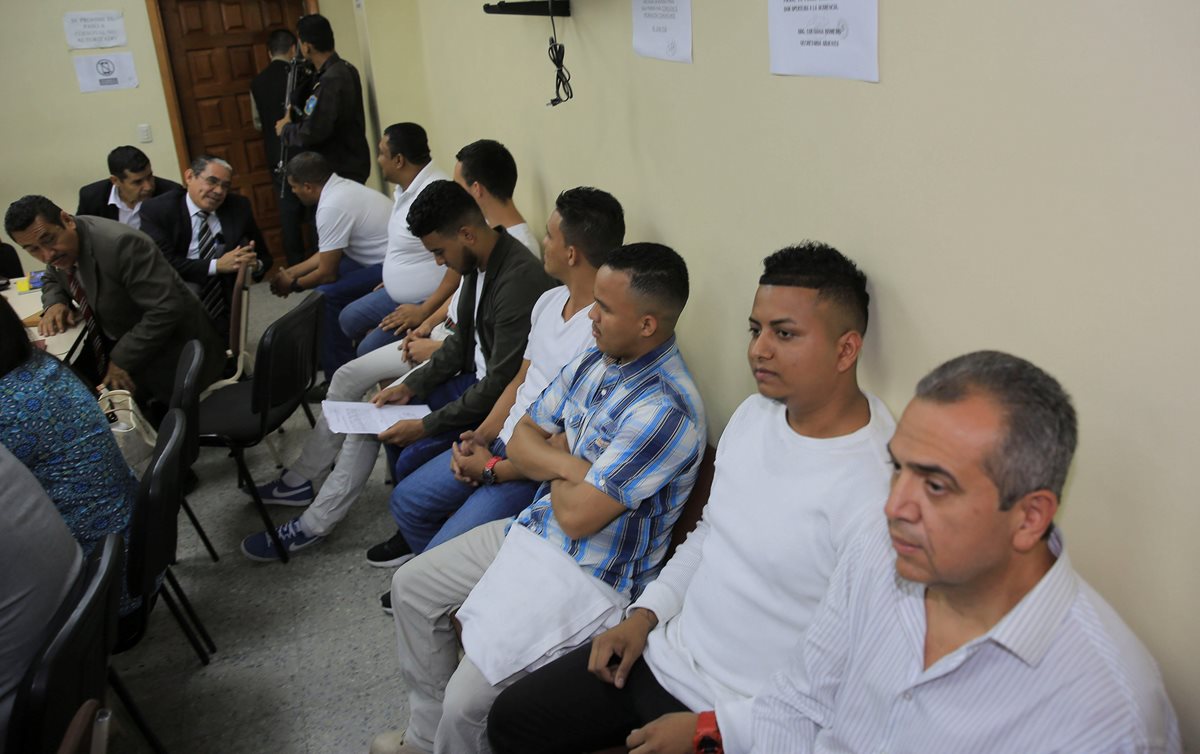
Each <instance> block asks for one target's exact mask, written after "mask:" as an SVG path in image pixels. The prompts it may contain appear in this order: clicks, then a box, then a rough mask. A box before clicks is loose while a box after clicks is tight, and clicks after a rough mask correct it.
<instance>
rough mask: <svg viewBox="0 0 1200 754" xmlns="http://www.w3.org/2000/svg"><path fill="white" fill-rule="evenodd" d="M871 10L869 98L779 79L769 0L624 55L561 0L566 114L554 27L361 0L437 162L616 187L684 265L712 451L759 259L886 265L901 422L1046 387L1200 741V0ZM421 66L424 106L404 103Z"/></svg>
mask: <svg viewBox="0 0 1200 754" xmlns="http://www.w3.org/2000/svg"><path fill="white" fill-rule="evenodd" d="M881 5H882V8H881V19H880V40H881V49H880V67H881V73H882V82H881V83H880V84H877V85H873V84H865V83H858V82H851V81H837V80H826V79H810V78H787V77H775V76H771V75H769V74H768V72H767V70H768V69H767V48H766V32H767V28H766V4H765V3H761V2H760V3H697V4H696V5H695V9H694V11H693V14H694V39H695V61H696V62H695V63H694V64H692V65H681V64H674V63H665V62H660V61H652V60H647V59H643V58H639V57H636V56H635V55H634V54H633V53H632V51H631V38H630V34H631V29H630V24H631V22H630V15H631V14H630V4H629V3H628V2H626V1H624V0H621V1H620V2H618V1H616V0H614V1H612V2H591V1H590V0H588V1H586V2H577V3H573V12H574V13H575V15H574V17H573V18H571V19H568V20H565V21H563V22H561V23H560V24H559V31H560V38H561V40H562V41H563V42H565V43H566V47H567V53H566V61H567V66H568V68H569V69H570V70H571V73H572V76H573V79H572V82H573V83H574V85H575V89H576V99H575V100H574V101H572V102H570V103H568V104H566V105H562V106H560V107H558V108H547V107H545V103H546V101H547V100H548V99H549V98H550V96H551V94H552V92H553V69H552V67H551V66H550V64H549V62H548V61H547V59H546V38H547V36H548V32H549V22H548V20H547V19H545V18H518V17H503V16H487V15H485V14H484V13H482V12H481V11H480V9H479V4H478V3H447V2H444V0H419V1H418V0H413V1H412V2H407V3H396V2H394V0H366V11H367V14H368V17H369V18H371V19H376V18H384V17H386V18H387V19H389V22H390V24H391V25H392V26H393V27H394V28H395V29H396V30H397V31H396V34H397V35H398V36H397V37H396V39H397V40H403V42H400V41H397V42H396V43H394V44H391V45H387V44H385V43H384V42H382V41H378V40H384V39H387V38H388V37H389V36H390V35H391V34H392V33H393V32H392V30H391V29H390V28H389V29H381V28H379V27H378V26H377V25H376V24H374V23H372V33H373V41H372V55H373V59H374V64H375V69H376V72H377V75H378V78H379V79H380V87H381V89H384V88H386V89H385V90H386V91H387V92H388V97H387V98H386V99H387V101H386V102H385V103H384V106H383V112H384V113H385V114H387V115H388V117H391V114H392V113H395V116H396V117H397V118H399V117H404V116H406V114H407V113H409V112H413V113H422V112H426V113H428V115H423V116H422V117H423V118H424V120H423V123H424V125H425V126H427V127H428V129H429V131H430V134H431V139H432V141H433V146H434V152H435V156H436V157H437V158H438V159H439V160H441V161H442V163H443V165H447V164H449V163H450V161H451V159H452V156H453V154H454V152H455V150H456V149H457V148H458V147H459V146H461V145H463V144H465V143H467V142H469V141H471V140H473V139H476V138H481V137H492V138H497V139H500V140H501V141H503V142H505V143H506V144H507V145H508V146H509V147H510V149H511V150H512V151H513V153H514V154H515V155H516V157H517V161H518V164H519V165H520V167H521V171H522V174H521V182H520V185H519V186H518V194H517V199H518V202H519V204H520V205H521V206H522V208H523V209H524V210H525V214H526V215H527V216H528V217H529V219H530V220H531V221H532V222H534V223H541V222H544V220H545V217H546V214H547V209H548V208H549V207H550V206H551V202H552V200H553V197H554V195H555V194H556V193H557V192H558V191H559V190H560V189H562V188H566V187H569V186H573V185H578V184H582V183H587V184H594V185H597V186H600V187H602V188H606V189H608V190H610V191H612V192H613V193H615V194H616V195H617V197H618V198H620V199H621V200H622V202H623V203H624V205H625V207H626V210H627V213H628V221H629V223H628V224H629V234H628V237H629V238H630V239H636V240H658V241H663V242H666V243H668V244H671V245H672V246H674V247H676V248H677V249H678V250H680V251H681V252H682V253H683V254H684V256H685V257H686V258H687V260H688V262H689V264H690V265H691V270H692V280H693V298H692V303H691V304H690V305H689V307H688V311H687V313H686V314H685V316H684V320H683V323H682V335H681V340H682V343H683V347H684V350H685V353H686V355H687V356H688V359H689V361H690V363H691V364H692V367H693V369H694V371H695V373H696V376H697V378H698V381H699V383H700V385H701V388H702V390H703V392H704V396H705V399H706V402H707V404H708V406H709V409H710V412H711V417H712V424H713V437H714V439H715V437H716V436H717V434H718V433H719V431H720V430H721V428H722V427H723V426H724V422H725V421H726V420H727V418H728V417H729V415H730V413H731V412H732V411H733V409H734V408H735V407H736V406H737V404H738V403H739V402H740V401H741V400H742V399H743V398H744V397H745V396H746V395H747V394H749V393H750V392H751V391H752V390H753V383H752V381H751V379H750V377H749V375H748V374H747V369H746V367H745V366H744V363H743V362H742V360H741V358H740V354H741V353H742V349H743V347H744V344H745V342H746V335H745V317H746V315H747V313H748V309H749V304H750V299H751V296H752V293H753V291H754V287H755V280H756V278H757V275H758V273H759V270H760V266H759V264H760V260H761V259H762V257H763V256H765V255H766V254H767V253H769V252H770V251H773V250H774V249H776V248H778V247H779V246H781V245H784V244H787V243H789V242H793V241H796V240H799V239H802V238H806V237H811V238H817V239H821V240H824V241H827V242H830V243H832V244H834V245H836V246H838V247H839V248H841V249H842V250H843V251H845V252H846V253H847V254H849V255H850V256H852V257H853V258H854V259H856V260H857V261H858V262H859V263H861V265H862V266H863V268H864V269H865V270H866V271H867V273H868V274H869V275H870V276H871V278H872V281H873V285H872V288H873V294H874V297H875V304H874V306H873V312H872V314H873V322H872V326H871V330H870V333H869V334H868V338H867V341H868V347H867V352H866V358H865V363H864V369H863V374H862V377H863V382H864V383H865V385H866V386H867V387H868V388H869V389H871V390H873V391H875V392H877V393H879V394H880V395H881V396H882V397H883V398H884V399H885V400H886V401H887V402H888V404H889V405H890V406H891V407H892V409H893V410H894V411H896V412H899V411H900V410H902V409H903V407H904V405H905V402H906V401H907V399H908V397H909V396H910V395H911V391H912V388H913V385H914V384H915V382H916V380H917V379H918V378H919V377H920V376H921V375H922V374H923V373H924V372H926V371H928V370H929V369H930V368H932V367H933V366H934V365H936V364H937V363H939V362H940V361H942V360H944V359H946V358H949V357H951V356H954V355H957V354H959V353H962V352H965V351H969V350H975V349H979V348H1001V349H1006V350H1010V351H1013V352H1015V353H1018V354H1020V355H1023V356H1025V357H1027V358H1030V359H1032V360H1033V361H1035V362H1036V363H1038V364H1040V365H1042V366H1043V367H1045V368H1046V369H1048V370H1049V371H1050V372H1052V373H1053V374H1055V375H1056V376H1058V377H1059V378H1060V379H1061V380H1062V381H1063V383H1064V384H1065V385H1066V386H1067V387H1068V389H1069V390H1070V391H1071V392H1072V393H1073V395H1074V397H1075V401H1076V404H1077V406H1078V409H1079V412H1080V416H1081V421H1082V443H1081V447H1080V450H1079V454H1078V457H1077V460H1076V463H1075V467H1074V473H1073V476H1072V480H1071V483H1070V487H1069V489H1068V492H1067V495H1066V503H1065V508H1064V510H1063V512H1062V515H1061V520H1062V522H1063V524H1064V527H1065V530H1066V532H1067V536H1068V541H1069V543H1070V548H1071V553H1072V559H1073V561H1074V563H1075V565H1076V566H1077V567H1078V568H1079V570H1080V571H1082V573H1083V574H1084V575H1085V576H1086V577H1087V578H1088V579H1089V580H1091V582H1092V583H1093V584H1094V585H1095V586H1096V587H1097V588H1098V589H1099V590H1100V591H1101V592H1103V593H1104V595H1105V596H1106V597H1108V599H1109V600H1110V601H1111V602H1112V603H1113V604H1114V605H1115V606H1116V608H1117V609H1118V610H1119V611H1120V612H1121V614H1122V615H1123V616H1124V617H1125V619H1126V620H1127V621H1128V622H1129V623H1130V624H1131V625H1132V627H1133V628H1134V630H1135V631H1137V633H1138V634H1139V636H1141V637H1142V639H1143V640H1144V641H1145V642H1146V644H1147V645H1148V646H1149V648H1150V650H1151V651H1152V652H1153V654H1154V655H1155V657H1156V658H1157V660H1158V662H1159V664H1160V666H1161V667H1162V669H1163V673H1164V675H1165V677H1166V680H1167V685H1168V688H1169V690H1170V692H1171V695H1172V698H1173V700H1174V703H1175V706H1176V709H1177V711H1178V713H1179V717H1180V719H1181V720H1182V721H1183V724H1184V731H1185V736H1186V737H1187V739H1188V740H1189V741H1191V742H1193V746H1196V745H1200V652H1196V651H1195V646H1194V638H1193V636H1192V634H1191V631H1190V630H1189V628H1188V626H1190V625H1195V623H1196V622H1197V621H1198V620H1200V585H1198V575H1200V562H1198V560H1200V559H1198V557H1197V555H1196V554H1195V553H1196V552H1197V549H1198V548H1197V547H1196V545H1195V541H1196V540H1197V539H1198V538H1200V506H1197V505H1196V504H1195V503H1194V499H1195V492H1194V487H1195V483H1194V481H1193V480H1192V479H1191V478H1190V471H1189V469H1190V468H1191V464H1192V463H1194V462H1195V460H1194V459H1195V456H1196V451H1197V450H1200V443H1198V442H1197V441H1196V439H1195V437H1194V431H1195V429H1194V428H1195V426H1196V424H1197V422H1198V421H1200V411H1198V407H1197V400H1196V398H1195V397H1194V395H1195V389H1194V386H1193V383H1194V380H1195V374H1196V373H1197V370H1198V369H1200V355H1198V352H1197V347H1196V345H1195V342H1196V336H1195V324H1194V323H1195V322H1196V315H1195V313H1194V311H1193V307H1192V306H1191V305H1190V301H1191V298H1192V296H1193V293H1194V289H1195V287H1196V285H1197V284H1198V282H1200V261H1198V256H1197V254H1196V247H1197V245H1198V243H1200V228H1198V226H1197V223H1196V219H1195V218H1196V202H1197V197H1200V87H1198V86H1197V79H1196V76H1197V73H1196V72H1197V71H1198V70H1200V46H1197V45H1196V43H1195V38H1196V36H1197V32H1198V31H1200V4H1197V3H1195V2H1194V0H1162V1H1161V2H1156V3H1153V4H1147V5H1146V7H1145V8H1139V9H1138V11H1139V12H1131V11H1132V9H1131V6H1130V5H1129V4H1128V3H1125V2H1117V0H1093V1H1092V2H1086V3H1085V2H1081V1H1079V0H1076V1H1075V2H1066V3H1057V4H1056V3H1044V2H1036V1H1035V0H1015V1H1014V2H1009V3H987V4H984V3H970V2H968V3H964V2H954V1H952V0H918V2H914V3H904V4H898V3H888V2H883V3H881ZM410 27H411V28H416V29H419V32H420V33H419V39H418V40H414V39H413V37H412V35H411V34H410V33H409V30H410ZM418 66H419V68H420V70H421V71H422V75H423V80H424V86H425V92H426V96H427V104H426V105H425V106H424V107H422V106H421V105H420V104H419V103H411V104H410V103H409V102H407V99H411V98H412V97H413V96H414V93H413V91H412V89H411V87H412V72H413V71H414V70H416V69H417V67H418ZM385 70H390V71H400V72H402V73H401V74H400V75H398V76H397V77H396V78H395V79H393V81H394V82H396V83H389V82H388V77H387V76H385V75H383V74H382V73H381V72H383V71H385ZM400 81H403V82H404V83H403V84H400V83H399V82H400ZM387 87H390V88H387ZM402 101H403V102H402ZM389 105H395V108H394V109H389ZM410 108H411V109H410Z"/></svg>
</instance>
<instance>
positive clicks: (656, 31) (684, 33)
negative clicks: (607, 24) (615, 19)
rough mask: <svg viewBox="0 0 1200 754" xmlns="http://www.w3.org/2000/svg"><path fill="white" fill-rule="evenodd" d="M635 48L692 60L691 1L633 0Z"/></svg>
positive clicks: (647, 54)
mask: <svg viewBox="0 0 1200 754" xmlns="http://www.w3.org/2000/svg"><path fill="white" fill-rule="evenodd" d="M633 51H634V52H636V53H637V54H638V55H642V56H644V57H647V58H658V59H659V60H673V61H675V62H677V63H690V62H692V0H633Z"/></svg>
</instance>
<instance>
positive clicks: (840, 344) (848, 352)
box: [837, 330, 863, 372]
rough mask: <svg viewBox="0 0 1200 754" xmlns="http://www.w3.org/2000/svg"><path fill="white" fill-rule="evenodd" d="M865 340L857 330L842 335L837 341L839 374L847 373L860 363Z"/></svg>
mask: <svg viewBox="0 0 1200 754" xmlns="http://www.w3.org/2000/svg"><path fill="white" fill-rule="evenodd" d="M862 345H863V339H862V334H861V333H859V332H858V331H857V330H850V331H848V332H845V333H842V335H841V337H839V338H838V339H837V369H838V371H839V372H846V371H848V370H849V369H850V368H851V367H853V366H854V365H855V363H856V362H858V355H859V354H860V353H862Z"/></svg>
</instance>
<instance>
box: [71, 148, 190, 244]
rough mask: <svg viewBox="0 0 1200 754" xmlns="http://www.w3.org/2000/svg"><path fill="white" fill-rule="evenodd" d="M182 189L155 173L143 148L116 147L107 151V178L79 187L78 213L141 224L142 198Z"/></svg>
mask: <svg viewBox="0 0 1200 754" xmlns="http://www.w3.org/2000/svg"><path fill="white" fill-rule="evenodd" d="M182 189H183V186H180V185H179V184H178V183H176V182H175V181H168V180H167V179H166V178H159V177H158V176H156V175H155V174H154V169H153V168H152V167H150V158H149V157H147V156H146V153H145V152H143V151H142V150H140V149H138V148H137V147H130V146H124V147H117V148H116V149H114V150H113V151H111V152H109V153H108V178H106V179H104V180H100V181H96V182H95V183H89V184H88V185H86V186H84V187H83V188H81V189H79V209H77V210H75V214H77V215H94V216H96V217H107V218H108V219H109V220H116V221H118V222H122V223H125V224H126V225H128V226H129V227H131V228H140V227H141V216H140V214H141V208H142V202H144V201H146V200H147V199H150V198H152V197H155V196H162V195H163V194H168V193H170V192H172V191H179V190H182Z"/></svg>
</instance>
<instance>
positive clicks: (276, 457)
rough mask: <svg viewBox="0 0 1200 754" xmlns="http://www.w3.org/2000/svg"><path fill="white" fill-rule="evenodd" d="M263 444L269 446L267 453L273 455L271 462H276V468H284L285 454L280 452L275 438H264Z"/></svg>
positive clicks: (269, 436)
mask: <svg viewBox="0 0 1200 754" xmlns="http://www.w3.org/2000/svg"><path fill="white" fill-rule="evenodd" d="M263 443H265V444H266V446H267V451H268V452H270V454H271V460H273V461H275V468H277V469H282V468H283V454H282V453H280V452H279V446H278V445H276V444H275V438H274V437H273V436H271V435H267V436H266V437H264V438H263Z"/></svg>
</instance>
